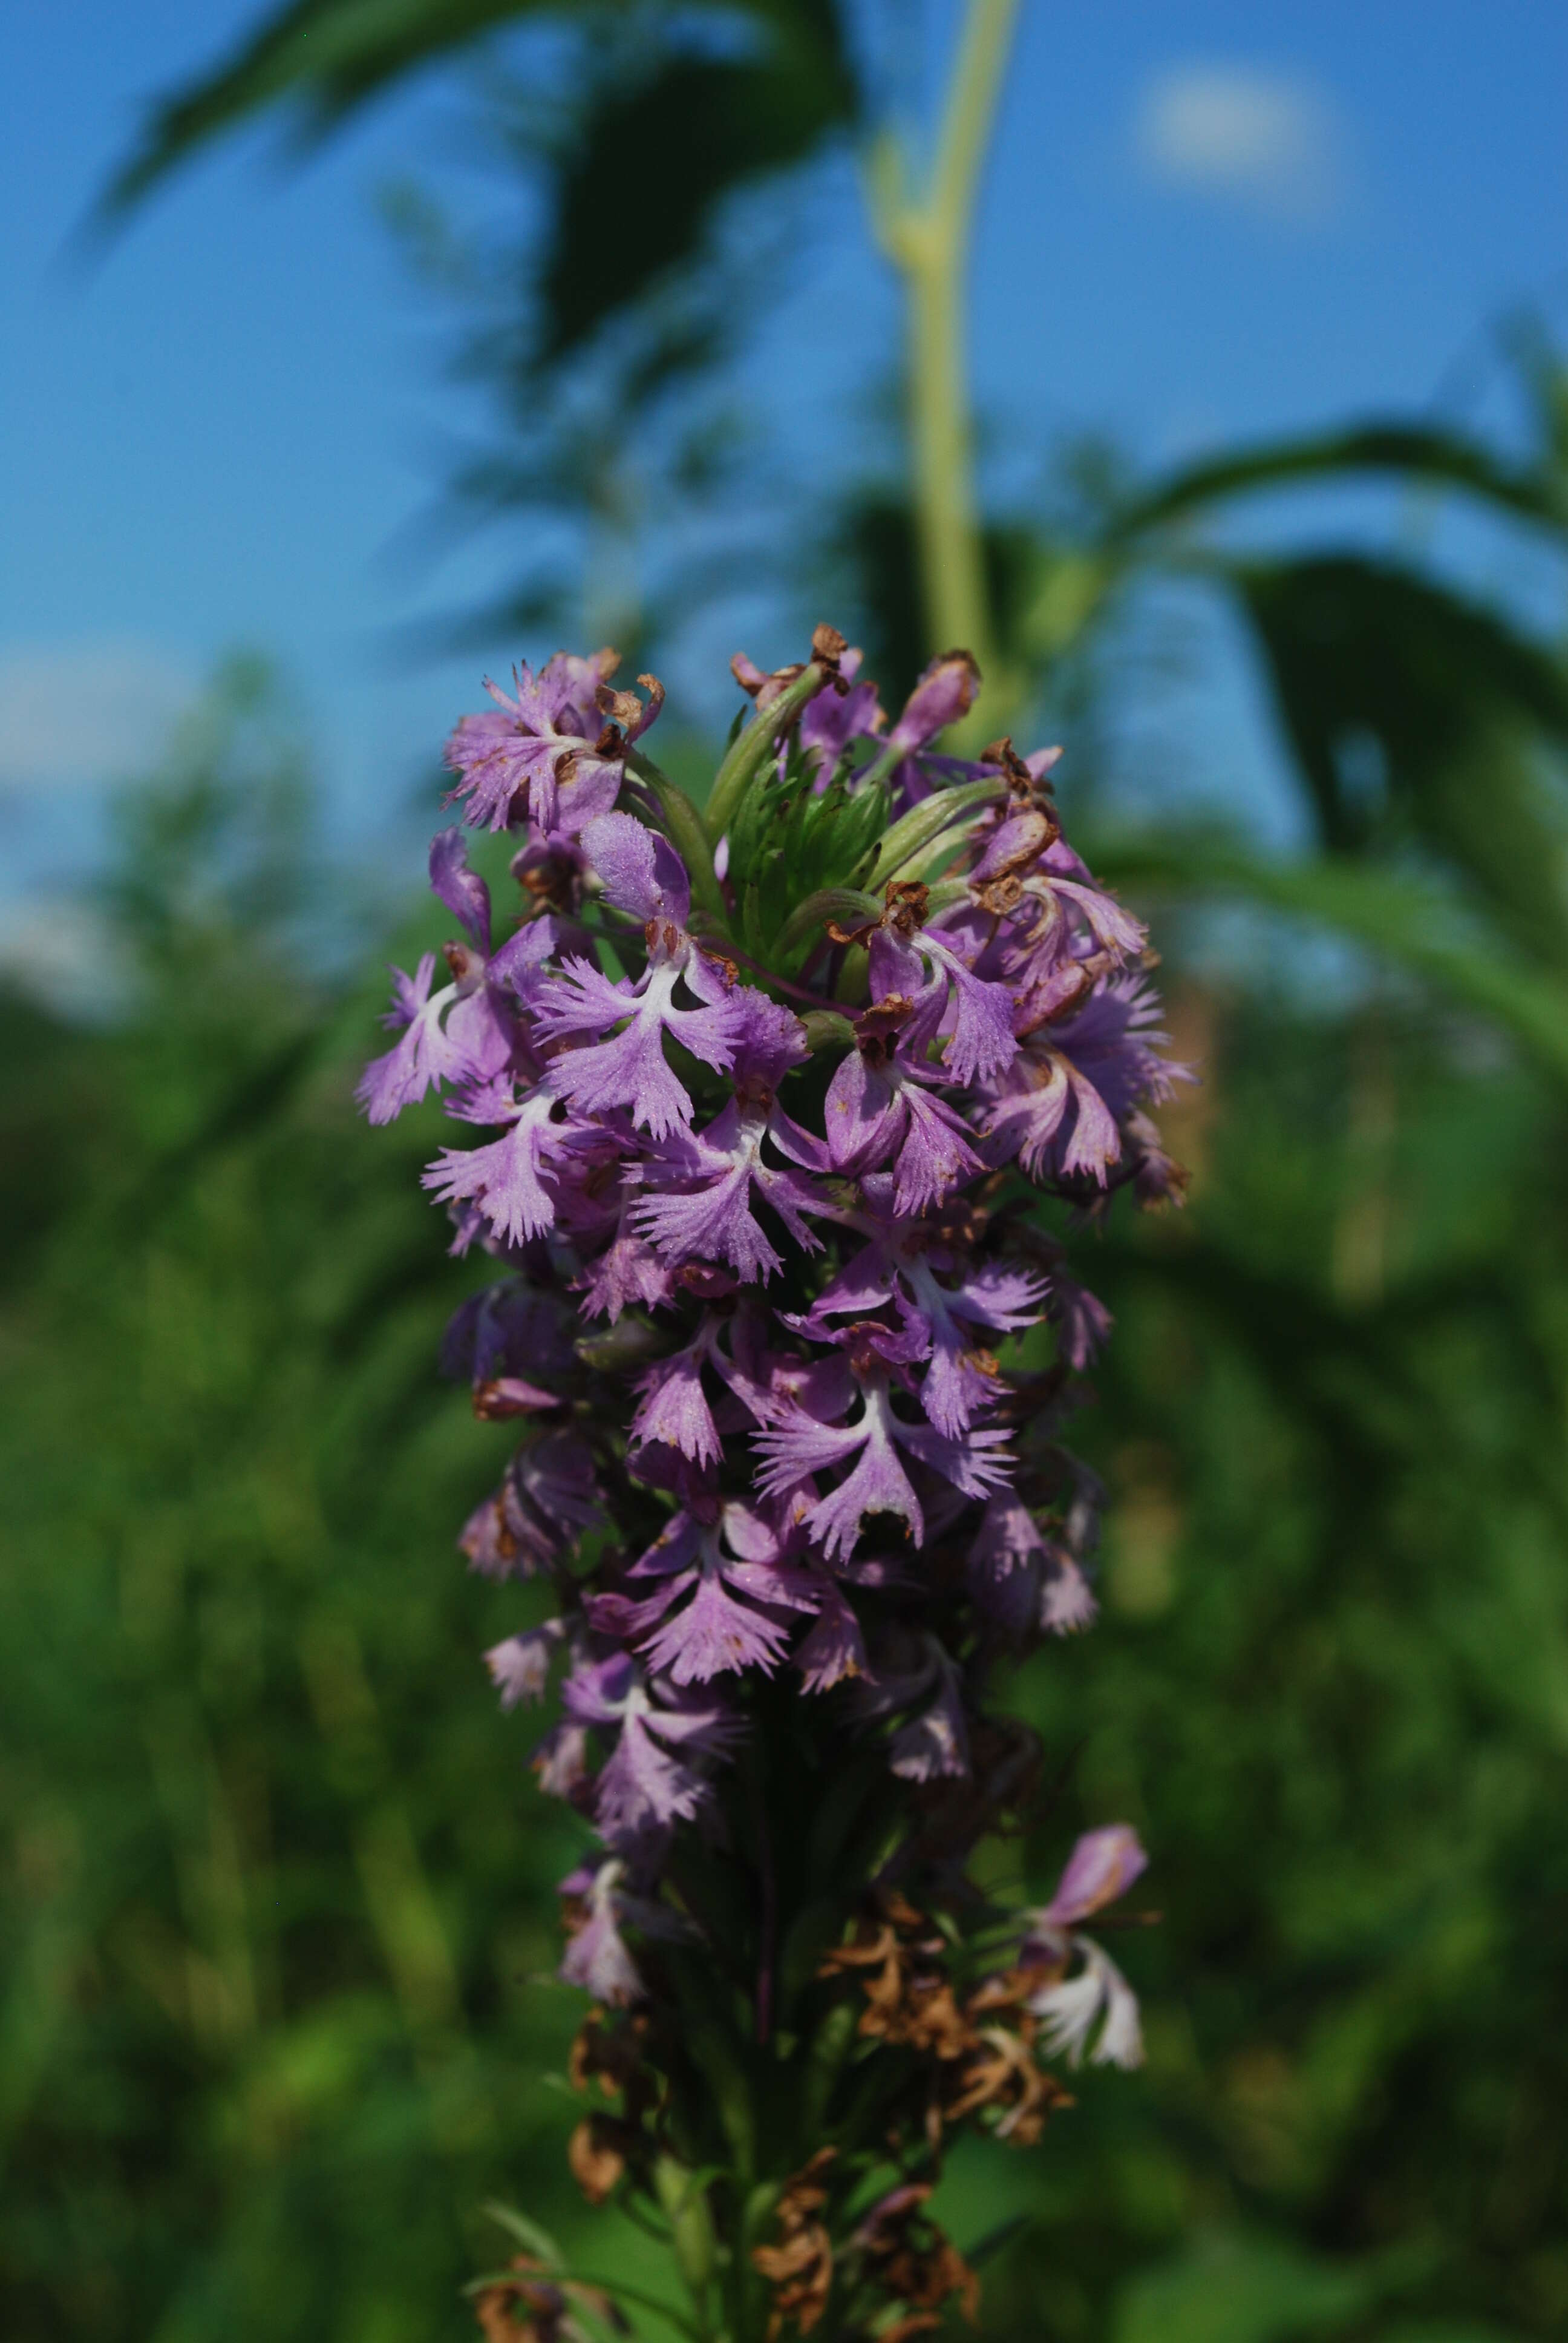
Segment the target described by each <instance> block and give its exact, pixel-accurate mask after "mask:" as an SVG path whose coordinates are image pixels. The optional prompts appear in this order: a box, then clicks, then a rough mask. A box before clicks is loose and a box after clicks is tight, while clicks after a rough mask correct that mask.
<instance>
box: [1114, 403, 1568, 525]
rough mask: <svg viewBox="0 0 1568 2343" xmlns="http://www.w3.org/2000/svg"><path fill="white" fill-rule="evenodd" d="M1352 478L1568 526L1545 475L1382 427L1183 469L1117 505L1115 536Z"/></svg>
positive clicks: (1244, 450) (1567, 506)
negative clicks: (1406, 485) (1269, 492)
mask: <svg viewBox="0 0 1568 2343" xmlns="http://www.w3.org/2000/svg"><path fill="white" fill-rule="evenodd" d="M1358 473H1386V474H1389V475H1392V477H1394V478H1402V479H1405V480H1408V481H1409V482H1411V483H1412V485H1416V486H1422V485H1426V486H1431V487H1433V488H1458V489H1462V490H1466V491H1468V492H1470V493H1471V494H1473V495H1474V496H1477V497H1479V498H1483V500H1484V501H1485V502H1487V503H1489V504H1492V505H1495V506H1497V507H1499V508H1501V509H1503V510H1504V511H1507V512H1511V513H1514V514H1516V515H1517V516H1518V517H1519V518H1521V519H1524V520H1533V521H1543V522H1544V523H1546V524H1547V525H1548V526H1549V527H1551V528H1563V526H1564V525H1565V524H1568V498H1564V496H1563V491H1562V488H1560V486H1559V485H1558V483H1557V482H1556V481H1555V480H1554V478H1553V477H1552V476H1551V474H1549V473H1546V472H1537V471H1526V470H1522V469H1520V468H1517V467H1514V466H1512V465H1509V464H1505V463H1503V462H1500V461H1499V459H1498V458H1496V457H1495V456H1494V455H1493V453H1492V452H1491V450H1490V449H1489V448H1487V447H1484V446H1483V445H1482V444H1481V443H1480V442H1478V441H1477V440H1474V439H1471V438H1465V437H1461V436H1459V435H1458V434H1456V433H1452V432H1446V431H1434V430H1431V429H1427V428H1424V427H1421V426H1419V425H1412V424H1409V423H1405V422H1388V423H1369V424H1362V425H1360V426H1358V427H1353V428H1352V429H1350V430H1335V431H1324V432H1315V433H1312V434H1311V435H1310V436H1308V437H1304V438H1293V439H1279V440H1271V441H1266V442H1265V443H1264V444H1262V445H1261V446H1260V447H1241V448H1239V449H1232V450H1227V451H1226V452H1224V453H1222V454H1221V455H1218V456H1214V457H1211V458H1206V459H1205V460H1203V461H1202V462H1200V463H1196V464H1189V465H1184V466H1182V467H1181V468H1180V469H1179V470H1177V471H1175V472H1173V473H1171V474H1169V475H1168V476H1167V477H1166V478H1164V479H1162V480H1158V481H1156V483H1155V484H1154V486H1153V487H1152V488H1145V489H1144V490H1142V491H1141V493H1140V494H1137V495H1135V496H1133V497H1131V498H1128V499H1127V500H1126V501H1125V502H1124V503H1123V504H1122V506H1121V509H1120V511H1119V512H1118V514H1117V517H1116V521H1115V526H1114V528H1113V531H1112V536H1113V539H1115V540H1120V541H1126V540H1128V539H1131V538H1137V537H1141V536H1143V535H1145V534H1146V533H1147V532H1149V531H1150V530H1152V529H1156V528H1163V527H1164V526H1165V525H1166V524H1167V523H1168V522H1170V521H1173V520H1182V519H1187V518H1191V517H1192V516H1193V515H1195V514H1204V513H1207V512H1208V511H1209V510H1210V509H1211V508H1212V507H1213V506H1215V505H1217V504H1220V503H1222V502H1224V501H1225V500H1227V499H1228V498H1231V497H1234V496H1240V495H1242V494H1246V493H1249V492H1251V491H1254V490H1257V489H1268V488H1290V487H1292V486H1295V485H1298V484H1302V483H1306V484H1314V483H1321V482H1323V481H1334V480H1340V479H1345V478H1353V477H1354V476H1355V475H1356V474H1358Z"/></svg>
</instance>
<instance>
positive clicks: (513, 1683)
mask: <svg viewBox="0 0 1568 2343" xmlns="http://www.w3.org/2000/svg"><path fill="white" fill-rule="evenodd" d="M566 1632H567V1631H566V1625H565V1623H564V1622H563V1621H562V1620H559V1619H547V1620H546V1621H545V1623H544V1624H543V1626H542V1627H530V1628H529V1629H528V1633H527V1634H523V1635H508V1637H507V1640H506V1642H505V1643H504V1644H491V1646H490V1648H489V1650H488V1651H487V1653H486V1654H485V1665H486V1666H487V1668H488V1669H489V1671H490V1681H491V1683H492V1684H494V1685H495V1687H496V1689H497V1691H498V1693H499V1694H500V1695H501V1706H502V1707H503V1708H516V1706H517V1705H518V1702H519V1701H520V1700H542V1699H543V1698H544V1692H545V1686H546V1684H548V1682H549V1675H550V1663H551V1661H552V1660H553V1659H554V1658H555V1655H556V1654H557V1652H558V1650H559V1648H560V1645H561V1644H562V1642H563V1640H564V1638H565V1635H566Z"/></svg>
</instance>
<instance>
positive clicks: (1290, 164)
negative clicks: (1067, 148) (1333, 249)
mask: <svg viewBox="0 0 1568 2343" xmlns="http://www.w3.org/2000/svg"><path fill="white" fill-rule="evenodd" d="M1133 136H1134V144H1135V146H1136V151H1137V154H1138V157H1139V160H1140V162H1141V164H1142V166H1143V168H1144V169H1145V171H1147V172H1148V174H1149V175H1150V176H1151V178H1153V179H1155V180H1157V181H1158V182H1159V183H1160V184H1161V185H1162V186H1168V187H1183V188H1191V189H1195V190H1197V191H1198V192H1200V193H1203V194H1208V195H1213V196H1222V197H1223V196H1228V197H1231V199H1232V200H1235V201H1237V202H1241V203H1244V204H1247V205H1250V206H1251V207H1252V208H1253V209H1254V210H1258V211H1262V212H1266V213H1269V214H1271V215H1272V216H1274V217H1275V218H1278V219H1284V220H1290V221H1293V222H1295V223H1297V224H1299V225H1302V226H1321V225H1322V223H1323V222H1325V221H1327V220H1329V219H1331V218H1332V216H1333V215H1334V214H1335V213H1336V212H1337V211H1339V210H1340V208H1341V206H1342V204H1343V202H1344V199H1345V196H1346V193H1347V186H1348V177H1349V173H1348V166H1347V161H1346V151H1345V146H1346V142H1345V136H1344V131H1343V128H1342V124H1341V122H1340V118H1339V116H1338V115H1337V113H1336V112H1335V109H1334V107H1333V106H1332V103H1331V101H1330V100H1329V98H1328V97H1327V96H1325V95H1324V93H1323V92H1322V90H1321V89H1319V88H1318V87H1317V86H1316V85H1314V84H1313V83H1312V82H1310V81H1307V80H1305V79H1303V78H1301V77H1299V76H1297V75H1288V74H1276V73H1269V72H1266V71H1263V70H1261V68H1258V67H1255V66H1251V65H1221V64H1214V65H1198V64H1193V65H1174V66H1171V68H1169V69H1168V70H1167V71H1166V72H1164V73H1161V74H1160V75H1157V76H1156V77H1155V79H1154V80H1153V81H1151V83H1150V84H1149V86H1148V87H1147V88H1146V89H1145V91H1144V92H1143V95H1142V97H1141V100H1140V102H1139V107H1138V114H1137V118H1136V121H1135V123H1134V128H1133Z"/></svg>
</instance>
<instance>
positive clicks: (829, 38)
mask: <svg viewBox="0 0 1568 2343" xmlns="http://www.w3.org/2000/svg"><path fill="white" fill-rule="evenodd" d="M797 13H798V15H799V18H800V24H799V27H798V28H796V29H795V31H794V35H793V37H792V38H791V39H790V40H789V41H788V42H783V41H779V40H776V39H775V40H770V41H769V44H768V46H769V50H770V51H771V52H772V54H770V55H768V56H766V57H765V58H764V59H763V60H761V61H750V60H745V61H730V60H723V59H718V58H709V57H702V56H694V55H689V54H682V53H680V52H678V51H677V52H675V53H673V54H667V55H658V53H657V51H656V52H655V56H654V62H653V63H652V64H651V65H645V67H644V69H643V70H641V71H639V72H638V74H637V75H636V76H635V78H634V79H633V80H632V81H631V83H630V85H628V86H623V85H620V84H619V83H618V81H615V80H612V81H611V83H610V84H609V85H608V86H607V87H605V88H604V89H602V90H601V91H600V92H598V95H597V96H595V98H594V99H593V101H592V102H591V104H590V105H589V107H588V111H587V113H586V115H585V116H583V117H582V118H581V119H580V120H579V122H578V125H577V126H576V129H575V133H574V136H572V138H571V139H570V141H569V142H568V144H567V145H566V146H565V148H564V150H563V152H562V155H561V159H560V163H559V166H558V171H557V174H556V186H555V201H554V225H553V228H552V230H551V232H550V235H549V236H548V240H547V245H546V251H545V258H544V262H543V266H542V271H541V287H542V301H543V308H544V331H543V336H542V348H541V356H542V357H544V358H545V359H546V360H547V361H548V360H549V359H551V358H553V357H558V356H560V355H561V354H562V353H563V352H565V351H567V350H568V349H571V348H574V347H577V346H578V344H580V343H581V342H583V341H585V340H586V339H587V338H588V336H590V335H591V334H592V333H593V332H594V331H595V330H596V329H597V328H598V327H599V326H600V325H601V324H603V322H604V321H605V319H606V318H607V317H610V316H611V315H613V314H614V313H615V312H616V311H618V310H619V309H621V308H624V307H627V306H628V304H630V303H631V302H633V301H635V300H637V299H638V298H639V297H642V296H643V295H645V294H646V293H647V292H648V289H649V288H650V287H652V286H654V285H656V284H657V283H658V281H659V279H660V278H661V277H664V276H665V275H667V274H668V271H670V270H671V269H673V268H675V267H676V266H678V265H679V264H681V263H683V262H686V261H689V260H690V259H691V258H692V257H693V256H694V255H695V253H696V252H697V250H698V248H699V244H700V242H701V238H702V236H703V234H704V231H705V230H706V228H707V226H708V225H709V221H710V220H711V219H712V217H713V215H714V212H715V210H716V208H717V206H719V202H720V201H721V200H722V199H723V198H724V197H725V196H727V195H729V193H730V192H732V191H733V190H734V189H736V188H738V187H740V186H744V185H746V184H747V183H748V182H749V181H750V180H752V179H755V178H758V177H760V176H763V175H765V174H766V173H768V172H769V171H775V170H779V169H780V168H783V167H786V166H789V165H790V164H793V163H797V162H799V161H800V160H802V159H803V158H804V157H805V156H808V155H809V154H811V153H812V152H813V151H814V150H815V148H816V147H817V146H819V144H820V142H821V140H822V139H823V137H824V136H826V135H827V134H828V133H829V131H830V130H831V129H833V128H834V127H835V126H838V125H839V124H841V123H844V122H847V121H848V120H849V119H850V118H851V117H852V116H853V113H854V107H855V96H854V87H853V83H852V81H851V79H850V76H849V72H848V70H847V68H846V65H845V61H844V59H843V56H842V55H841V53H840V51H839V45H838V40H837V34H836V25H835V22H834V18H833V15H832V13H831V11H830V10H829V9H828V8H826V7H821V8H807V7H805V6H802V7H800V8H799V10H798V12H797ZM813 18H815V19H816V23H815V25H813V24H812V22H811V20H812V19H813ZM808 31H810V32H811V34H812V35H814V37H811V38H807V37H806V35H807V34H808Z"/></svg>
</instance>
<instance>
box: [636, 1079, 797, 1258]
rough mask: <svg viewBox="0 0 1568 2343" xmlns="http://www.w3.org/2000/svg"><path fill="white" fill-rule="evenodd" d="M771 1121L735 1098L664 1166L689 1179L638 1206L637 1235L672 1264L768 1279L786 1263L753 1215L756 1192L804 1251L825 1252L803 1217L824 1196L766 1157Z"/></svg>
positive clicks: (761, 1111) (760, 1110) (758, 1108)
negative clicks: (699, 1264) (708, 1264)
mask: <svg viewBox="0 0 1568 2343" xmlns="http://www.w3.org/2000/svg"><path fill="white" fill-rule="evenodd" d="M768 1131H769V1110H768V1109H767V1108H766V1107H764V1106H751V1105H746V1106H743V1105H742V1104H741V1103H740V1101H739V1100H738V1099H732V1100H731V1101H730V1102H729V1105H728V1106H727V1107H726V1108H725V1109H724V1110H723V1111H722V1113H720V1114H719V1115H718V1116H717V1117H716V1118H715V1120H714V1121H712V1122H710V1123H709V1126H708V1128H707V1130H706V1131H699V1132H693V1133H692V1134H691V1135H690V1136H689V1138H688V1139H686V1141H685V1142H684V1144H683V1145H682V1146H681V1147H680V1150H679V1151H678V1153H673V1154H670V1155H668V1156H667V1157H666V1158H664V1159H663V1161H661V1164H660V1167H659V1168H660V1170H661V1171H662V1170H663V1169H664V1166H665V1164H668V1166H669V1168H670V1169H672V1170H674V1171H676V1172H678V1173H680V1174H681V1175H683V1184H682V1186H681V1187H680V1188H679V1189H678V1191H675V1192H663V1193H660V1194H658V1195H653V1196H649V1197H648V1198H647V1199H645V1200H644V1201H643V1202H641V1203H639V1204H638V1205H637V1206H636V1207H635V1208H634V1211H633V1214H632V1219H633V1222H634V1224H635V1226H636V1228H637V1231H638V1235H639V1236H643V1237H646V1238H647V1239H648V1241H649V1242H650V1243H652V1244H653V1245H654V1246H655V1247H656V1249H657V1250H658V1252H662V1253H665V1254H667V1256H668V1259H669V1260H671V1261H675V1262H681V1261H697V1260H701V1261H727V1262H729V1265H730V1267H731V1268H732V1269H733V1270H734V1271H735V1273H736V1275H737V1276H738V1277H739V1278H740V1279H742V1280H743V1281H745V1282H750V1281H751V1280H752V1279H754V1278H758V1277H770V1276H771V1275H772V1274H773V1272H774V1271H775V1270H777V1269H779V1267H781V1265H782V1264H781V1262H780V1260H779V1254H778V1252H776V1251H775V1249H774V1247H773V1246H772V1244H771V1243H770V1242H769V1240H768V1238H767V1236H766V1235H765V1234H764V1232H763V1231H762V1228H761V1226H760V1224H759V1222H758V1221H757V1219H756V1216H755V1215H754V1213H753V1212H752V1211H751V1202H750V1199H751V1191H752V1189H753V1188H754V1187H755V1189H756V1191H757V1192H758V1194H759V1196H761V1197H763V1198H764V1199H765V1200H766V1201H767V1202H768V1203H769V1204H770V1205H771V1206H772V1208H773V1210H774V1211H775V1212H777V1213H778V1215H779V1219H780V1220H781V1221H782V1222H783V1223H784V1226H785V1228H786V1229H787V1230H788V1232H789V1235H790V1236H791V1237H792V1238H793V1239H794V1241H795V1242H796V1243H797V1244H798V1245H799V1247H800V1249H801V1251H802V1252H820V1251H821V1245H820V1243H819V1241H818V1239H817V1238H816V1237H814V1236H813V1235H812V1233H811V1232H810V1230H809V1228H808V1227H807V1226H806V1223H805V1222H804V1220H803V1219H802V1218H801V1214H802V1213H803V1212H813V1211H820V1210H821V1199H820V1198H819V1196H818V1195H817V1193H816V1192H815V1191H814V1189H813V1188H812V1187H811V1184H810V1182H809V1181H807V1180H805V1179H803V1178H802V1177H801V1175H800V1173H799V1172H796V1171H793V1170H791V1169H789V1167H788V1166H785V1167H779V1166H775V1165H773V1164H770V1163H769V1162H768V1161H766V1160H765V1158H764V1156H763V1153H762V1142H763V1140H764V1139H765V1138H766V1137H767V1135H768ZM685 1182H690V1183H691V1184H689V1185H687V1184H685Z"/></svg>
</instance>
